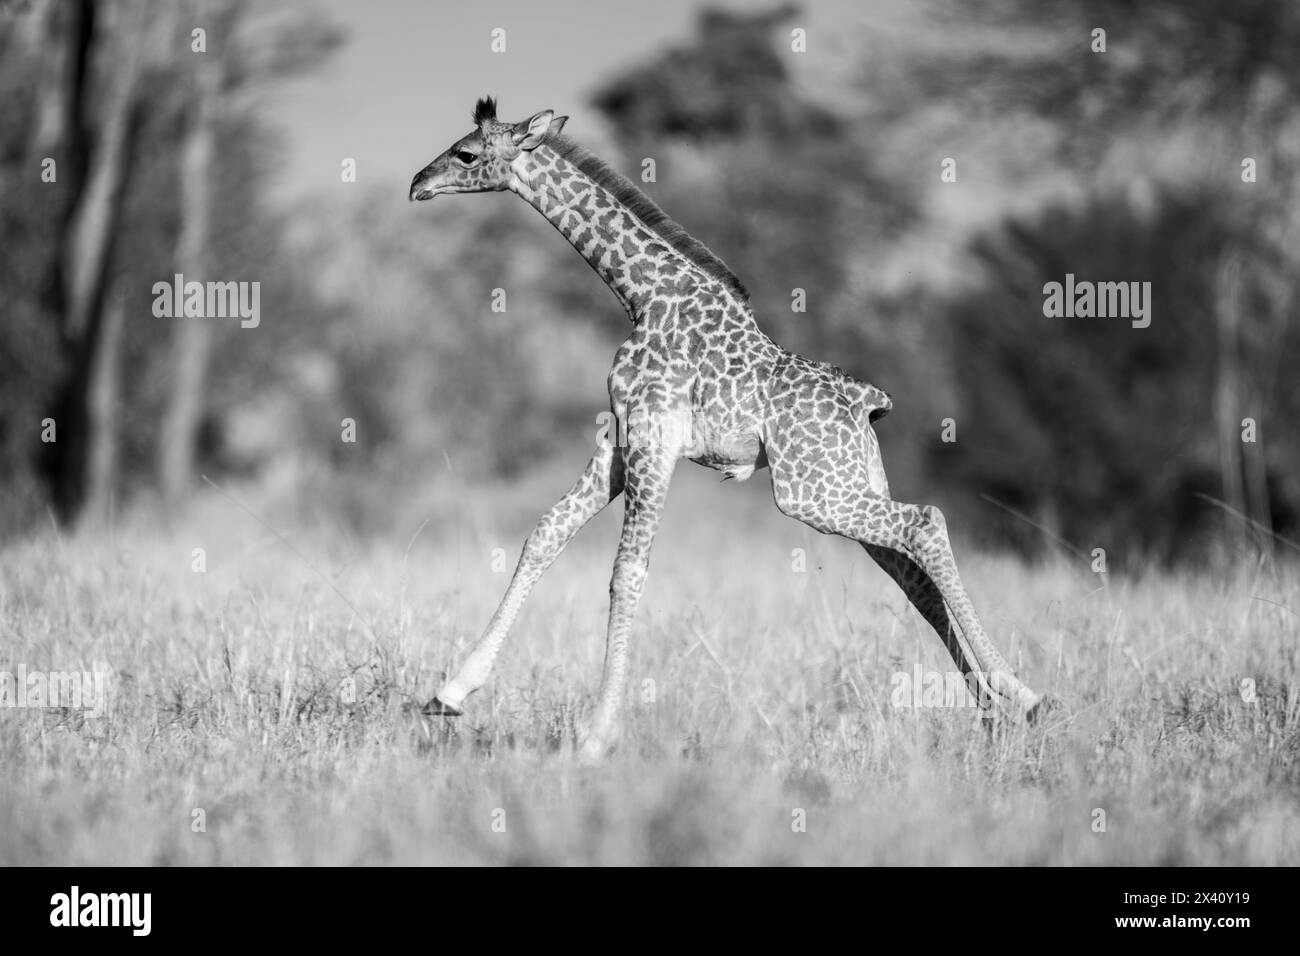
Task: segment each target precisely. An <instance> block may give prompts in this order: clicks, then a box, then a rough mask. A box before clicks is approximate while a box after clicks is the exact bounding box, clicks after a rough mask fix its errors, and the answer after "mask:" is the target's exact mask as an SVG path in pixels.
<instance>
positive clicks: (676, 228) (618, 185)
mask: <svg viewBox="0 0 1300 956" xmlns="http://www.w3.org/2000/svg"><path fill="white" fill-rule="evenodd" d="M544 142H545V143H546V144H547V145H548V146H550V147H551V148H552V149H554V150H555V151H556V152H557V153H559V154H560V155H561V156H563V157H564V158H565V159H567V160H568V161H569V162H571V163H573V164H574V165H575V166H577V167H578V169H579V170H581V171H582V172H583V173H585V174H586V175H587V176H589V177H590V178H591V179H592V180H593V181H594V182H596V183H597V184H599V185H600V186H602V187H604V188H605V189H608V190H609V191H610V192H611V193H613V195H614V198H615V199H617V200H618V201H619V202H620V203H622V204H623V205H624V206H626V207H627V209H628V211H630V212H631V213H632V214H633V215H635V216H636V217H637V218H638V219H640V220H641V221H642V222H643V223H645V225H646V228H647V229H649V230H650V231H651V232H653V233H654V234H655V235H657V236H658V237H659V238H661V239H663V240H664V242H666V243H667V244H668V245H669V246H671V247H672V248H673V249H676V250H677V251H678V252H679V253H681V254H682V255H683V256H685V257H686V259H688V260H689V261H690V262H692V263H694V264H695V265H697V266H699V267H700V269H701V270H702V271H703V272H704V273H705V274H706V275H708V276H710V277H711V278H714V279H717V280H718V281H719V282H721V283H722V284H723V285H724V286H726V287H727V289H728V291H730V292H731V293H732V295H735V296H736V297H738V298H739V299H740V301H741V302H748V301H749V291H748V290H747V289H746V288H745V286H744V283H742V282H741V281H740V279H739V278H737V276H736V274H735V273H734V272H732V271H731V270H730V269H729V268H727V264H726V263H725V262H723V261H722V260H721V259H719V258H718V257H717V256H716V255H715V254H714V253H713V251H712V250H711V249H709V247H708V246H706V245H705V244H704V243H702V242H700V240H698V239H696V238H695V237H694V236H692V235H691V234H690V233H689V232H687V231H686V230H685V229H683V228H682V227H681V226H680V225H678V224H677V223H676V222H674V221H673V220H672V219H669V218H668V214H667V213H665V212H664V211H663V210H662V209H660V208H659V206H658V205H656V203H655V201H654V200H653V199H651V198H650V197H649V196H647V195H646V194H645V193H643V192H642V191H641V190H640V189H638V188H637V187H636V186H634V185H633V184H632V182H631V181H630V180H629V179H628V178H627V177H626V176H624V175H623V174H622V173H619V172H617V171H616V170H615V169H613V168H612V167H611V166H609V165H608V164H607V163H605V161H604V160H602V159H600V158H599V157H597V156H596V155H595V154H593V153H592V152H591V151H590V150H588V149H587V148H586V147H585V146H580V145H579V144H578V143H575V142H574V141H573V140H571V139H569V137H567V136H565V135H563V134H561V133H553V134H551V135H550V136H548V137H547V138H546V139H545V140H544Z"/></svg>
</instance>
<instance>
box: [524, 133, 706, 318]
mask: <svg viewBox="0 0 1300 956" xmlns="http://www.w3.org/2000/svg"><path fill="white" fill-rule="evenodd" d="M517 171H518V172H519V175H517V176H516V177H515V179H514V182H513V184H512V186H511V189H512V191H514V192H516V193H518V194H519V196H521V197H522V198H523V199H525V200H526V201H527V202H528V203H529V204H530V205H532V206H533V207H534V208H536V209H537V211H538V212H540V213H541V214H542V215H543V216H545V217H546V218H547V220H548V221H549V222H550V223H551V225H553V226H554V227H555V228H556V229H557V230H559V232H560V234H561V235H563V236H564V238H565V239H567V240H569V244H570V245H572V246H573V248H575V249H577V250H578V253H579V254H580V255H581V256H582V257H583V258H584V259H586V260H587V264H588V265H590V266H591V268H592V269H594V270H595V272H596V274H597V275H598V276H600V278H601V279H602V280H603V281H604V282H605V284H606V285H608V286H609V287H610V289H611V290H612V291H613V293H614V295H615V296H616V297H617V298H618V300H619V302H620V303H621V304H622V305H623V308H624V309H626V310H627V314H628V317H629V318H630V319H631V320H632V322H633V323H637V322H639V321H640V320H641V318H642V317H643V316H644V315H645V314H646V313H647V310H649V309H652V308H653V307H654V304H655V303H656V302H668V301H669V300H671V299H673V298H675V297H677V296H678V295H680V292H679V291H678V290H680V289H682V288H684V281H683V280H689V279H691V278H694V279H696V280H697V281H700V282H706V283H713V284H714V285H715V286H718V287H719V291H721V286H720V284H719V283H717V282H716V280H715V279H714V278H713V277H712V276H710V275H708V274H707V272H706V271H704V270H702V269H701V268H700V267H699V266H698V265H697V264H696V263H695V262H693V261H692V260H691V258H690V257H689V256H687V255H685V254H683V253H682V252H681V251H679V250H678V249H676V248H674V247H673V245H672V243H671V242H670V241H669V240H667V239H665V238H664V237H663V236H661V235H659V234H658V233H656V232H655V230H654V229H652V228H651V227H650V226H648V225H647V224H646V222H645V221H644V219H643V218H642V217H641V216H640V215H639V214H638V213H637V212H636V211H634V210H633V209H632V208H630V207H629V206H628V205H627V204H626V203H624V202H622V201H621V200H620V199H619V198H618V196H616V195H615V193H614V192H613V191H612V190H611V189H610V188H607V187H606V186H605V185H604V184H602V183H600V182H597V181H596V179H594V178H593V177H592V176H591V175H589V174H588V173H586V172H584V170H583V169H581V168H579V166H578V165H577V164H576V163H574V162H572V161H570V159H569V158H568V157H567V156H565V155H563V154H562V153H560V152H559V151H557V150H556V149H553V148H552V147H551V146H550V145H549V144H547V143H543V144H542V145H540V146H538V147H537V148H536V149H535V150H533V151H532V153H531V157H530V161H529V162H528V164H527V166H526V167H521V168H519V169H518V170H517ZM661 215H662V214H661Z"/></svg>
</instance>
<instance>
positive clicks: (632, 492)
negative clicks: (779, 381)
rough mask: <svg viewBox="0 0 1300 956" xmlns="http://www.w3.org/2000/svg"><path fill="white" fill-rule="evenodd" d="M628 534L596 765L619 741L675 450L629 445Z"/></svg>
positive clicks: (619, 569) (593, 752) (613, 604)
mask: <svg viewBox="0 0 1300 956" xmlns="http://www.w3.org/2000/svg"><path fill="white" fill-rule="evenodd" d="M626 459H627V466H626V487H625V489H624V490H625V494H624V499H623V501H624V508H625V509H626V510H625V511H624V513H623V532H622V535H621V536H620V537H619V542H618V554H617V556H616V557H615V559H614V573H613V575H612V576H611V577H610V582H609V632H608V635H607V637H606V644H605V665H604V669H603V672H602V674H601V680H600V692H599V695H598V697H597V701H596V711H595V714H594V715H593V717H592V721H591V724H590V727H589V728H588V731H587V734H586V737H585V739H584V740H583V742H582V750H581V757H582V759H583V760H584V761H595V760H599V759H600V758H601V757H603V756H605V754H606V753H608V752H609V750H610V749H611V748H613V746H614V744H615V743H616V742H617V740H618V737H619V732H620V726H619V711H620V709H621V706H622V701H623V691H624V687H625V686H626V684H627V643H628V632H629V631H630V630H631V627H632V619H633V617H634V616H635V614H636V607H637V603H638V602H639V601H640V599H641V592H642V589H643V588H644V586H645V579H646V574H647V573H648V570H649V566H650V547H651V545H652V544H653V543H654V537H655V532H656V531H657V530H658V528H659V520H660V517H661V516H662V514H663V508H664V501H665V499H666V498H667V495H668V485H669V483H670V482H671V481H672V474H673V469H674V467H675V466H676V463H677V449H676V448H673V447H670V446H663V445H660V446H654V445H650V446H642V447H630V448H628V449H627V451H626Z"/></svg>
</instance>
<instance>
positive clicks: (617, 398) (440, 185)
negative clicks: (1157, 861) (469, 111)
mask: <svg viewBox="0 0 1300 956" xmlns="http://www.w3.org/2000/svg"><path fill="white" fill-rule="evenodd" d="M473 115H474V128H473V130H471V131H470V132H469V133H468V134H466V135H465V136H463V137H461V138H460V139H459V140H457V141H456V142H455V143H453V144H452V145H451V147H450V148H449V149H448V150H447V151H446V152H444V153H443V154H442V155H440V156H438V157H437V158H436V159H435V160H433V162H431V163H429V165H428V166H426V167H425V168H424V169H422V170H420V172H418V173H417V174H416V175H415V178H414V179H413V180H412V182H411V191H410V198H411V199H412V200H413V201H416V200H427V199H432V198H434V197H435V196H440V195H446V194H457V193H475V192H491V191H503V190H509V191H511V192H513V193H515V194H516V195H518V196H520V197H521V198H522V199H524V200H525V201H526V202H527V203H528V204H529V205H531V206H533V207H534V208H535V209H537V210H538V211H539V212H540V213H541V214H542V215H543V216H545V217H546V219H547V220H548V221H549V222H550V223H551V225H553V226H554V227H555V228H556V229H557V230H558V231H559V232H560V234H561V235H563V236H564V238H565V239H567V240H568V241H569V243H570V244H571V245H572V246H573V247H574V248H575V249H576V250H577V251H578V253H579V254H580V255H582V257H583V258H584V259H586V260H587V262H588V264H589V265H590V266H591V267H592V269H594V270H595V271H596V273H597V274H598V275H599V276H600V277H601V279H602V280H604V282H605V283H606V284H607V285H608V286H609V287H610V289H611V290H612V291H613V293H614V296H615V297H616V298H617V299H618V301H619V303H620V304H622V306H623V308H624V310H625V311H626V312H627V314H628V318H629V319H630V320H631V322H632V333H631V335H630V336H628V338H627V340H626V341H625V342H624V343H623V344H622V346H620V347H619V349H618V351H617V352H616V354H615V357H614V365H613V368H612V369H611V370H610V373H609V381H608V385H609V400H610V410H611V412H612V414H613V416H614V419H615V420H616V422H617V425H618V434H619V435H620V436H625V438H621V439H620V440H618V441H613V440H606V441H602V442H600V443H598V445H597V447H596V450H595V452H594V453H593V454H592V457H591V460H590V461H589V462H588V463H587V467H586V469H585V470H584V471H583V473H582V475H581V477H579V479H578V480H577V482H576V483H575V484H574V485H573V487H572V488H570V489H569V491H568V493H566V494H565V495H564V497H563V498H561V499H560V500H559V501H558V502H557V503H556V504H555V505H554V506H553V507H552V508H551V509H550V510H549V511H547V512H546V513H545V514H544V515H543V516H542V518H541V520H540V521H538V523H537V526H536V527H535V528H534V529H533V531H532V533H530V534H529V536H528V538H527V540H526V541H525V542H524V548H523V553H522V554H521V556H520V558H519V564H518V566H517V567H516V568H515V572H514V575H513V576H512V577H511V580H510V584H509V586H508V587H507V588H506V593H505V596H504V597H503V598H502V600H501V603H500V605H499V606H498V607H497V610H496V613H495V614H493V616H492V619H491V621H490V622H489V624H488V627H487V629H486V631H485V632H484V633H483V636H482V637H481V638H480V639H479V641H478V642H477V643H476V644H475V646H474V648H473V649H472V651H471V652H470V654H469V655H468V657H467V658H466V659H465V661H464V663H463V664H462V665H461V667H460V669H459V671H458V672H457V673H456V675H455V676H454V677H453V678H452V679H451V680H449V681H447V683H446V684H445V685H444V686H443V687H442V688H441V689H440V690H439V691H438V693H437V695H436V696H435V697H434V698H433V699H432V700H430V701H429V703H428V704H427V705H426V707H425V710H424V712H425V713H427V714H431V715H442V716H456V715H458V714H460V713H461V712H462V710H463V707H464V703H465V700H466V698H467V697H469V695H470V694H472V693H474V692H475V691H477V690H478V689H479V688H480V687H482V686H483V684H484V683H485V682H486V680H487V678H488V675H489V673H490V672H491V669H492V664H493V661H494V660H495V659H496V656H497V653H498V652H499V651H500V649H501V645H502V644H503V643H504V642H505V639H506V636H507V635H508V633H509V631H510V627H511V625H512V624H513V622H514V620H515V617H516V615H517V614H518V613H519V609H520V607H521V606H522V605H523V603H524V601H525V600H526V598H527V597H528V594H529V592H530V591H531V589H532V587H533V585H534V584H535V583H536V582H537V580H538V579H539V578H540V577H541V576H542V574H543V573H544V572H545V571H546V569H547V568H548V567H549V566H550V565H551V563H552V562H553V561H554V560H555V558H556V557H557V556H558V555H559V554H560V552H561V551H562V550H563V549H564V548H565V546H566V545H567V544H568V543H569V541H570V540H571V539H572V538H573V536H574V535H575V534H577V532H578V530H579V529H580V528H581V527H582V526H583V525H585V524H586V523H587V522H588V521H589V520H590V519H591V518H593V517H594V516H595V515H596V514H597V513H598V512H600V511H601V510H602V509H603V508H604V507H605V506H606V505H607V504H608V503H609V502H611V501H612V500H613V499H615V498H617V497H618V496H619V495H620V494H622V495H623V496H624V500H625V506H624V507H625V510H624V516H623V529H622V533H621V535H620V537H619V543H618V551H617V555H616V557H615V560H614V571H613V575H612V577H611V581H610V608H609V628H608V634H607V644H606V651H605V663H604V669H603V672H602V676H601V685H600V691H599V694H598V697H597V702H596V706H595V711H594V714H593V716H592V719H591V721H590V726H589V729H588V731H587V734H586V737H585V739H584V741H583V744H582V754H583V756H585V757H588V758H599V757H600V756H602V755H603V754H604V753H605V752H607V751H608V749H609V748H611V747H612V746H613V745H614V743H615V742H616V740H617V738H618V735H619V704H620V701H621V700H622V697H623V691H624V686H625V683H626V680H627V665H628V657H627V645H628V638H629V632H630V629H631V624H632V618H633V614H634V612H635V610H636V606H637V603H638V601H639V599H640V596H641V592H642V588H643V585H644V582H645V578H646V573H647V569H648V566H649V558H650V547H651V544H652V542H653V540H654V536H655V532H656V531H657V529H658V526H659V520H660V517H661V515H662V512H663V507H664V500H665V496H666V494H667V491H668V485H669V482H670V480H671V478H672V474H673V471H674V469H675V467H676V464H677V462H678V460H680V459H682V458H688V459H690V460H692V461H694V462H697V463H698V464H702V465H705V466H707V467H710V468H714V469H716V470H718V471H721V472H722V473H723V474H724V476H725V477H734V478H736V479H739V480H744V479H745V478H748V477H749V476H750V475H752V474H753V472H754V471H755V470H757V469H759V468H763V467H768V468H770V469H771V472H772V488H773V494H774V497H775V499H776V505H777V507H778V508H779V509H780V510H781V511H782V512H784V513H785V514H787V515H790V516H791V517H794V518H798V519H799V520H800V521H803V522H804V523H805V524H807V525H809V526H810V527H812V528H815V529H816V530H818V531H820V532H822V533H824V534H838V535H843V536H845V537H849V538H853V539H854V540H856V541H858V542H860V543H861V544H862V546H863V548H864V549H865V550H866V551H867V553H868V554H870V555H871V557H872V558H873V559H875V561H876V562H877V563H878V564H879V565H880V566H881V568H883V569H884V570H885V572H886V573H887V574H889V576H890V577H891V578H893V579H894V581H895V582H896V583H897V584H898V585H899V587H901V588H902V589H903V591H904V593H905V594H906V595H907V597H908V598H909V600H910V601H911V602H912V604H913V605H915V607H916V608H917V610H918V611H920V613H921V615H922V616H923V617H924V618H925V619H926V621H927V622H928V623H929V624H930V625H931V626H932V627H933V628H934V629H935V631H936V632H937V633H938V635H939V637H940V638H941V639H942V640H943V642H944V645H945V646H946V647H947V649H948V651H949V653H950V654H951V655H952V657H953V659H954V661H955V662H956V663H957V665H958V667H959V668H961V670H962V672H963V673H964V674H969V675H971V679H972V680H975V681H977V682H978V684H979V685H980V686H981V687H982V688H983V689H984V691H985V692H986V693H988V694H990V695H991V696H993V697H995V698H997V699H1000V700H1002V701H1004V702H1006V703H1007V704H1009V705H1010V706H1012V707H1013V708H1015V709H1017V710H1019V711H1021V712H1023V713H1025V714H1026V715H1028V716H1029V717H1030V718H1031V719H1033V718H1034V717H1036V716H1037V715H1039V714H1041V713H1042V712H1044V710H1045V709H1046V705H1047V704H1048V699H1047V698H1045V697H1044V696H1043V695H1041V694H1039V693H1037V692H1035V691H1033V690H1031V689H1030V688H1029V687H1028V686H1027V685H1025V684H1024V683H1023V682H1021V681H1020V679H1019V678H1018V677H1017V676H1016V675H1015V673H1014V671H1013V670H1012V669H1011V667H1010V666H1009V665H1008V664H1007V662H1006V660H1005V658H1003V656H1002V654H1001V653H1000V652H999V651H998V649H997V647H996V646H995V645H994V644H993V642H992V641H991V640H990V639H989V637H988V635H987V634H986V633H985V632H984V628H983V626H982V625H981V624H980V621H979V618H978V617H977V616H976V614H975V609H974V606H973V605H972V604H971V601H970V598H969V597H968V596H967V594H966V590H965V588H964V586H963V585H962V582H961V577H960V575H959V574H958V572H957V564H956V561H955V560H954V559H953V555H952V547H951V545H950V544H949V541H948V533H947V527H946V524H945V522H944V518H943V515H942V513H941V512H940V511H939V509H937V508H935V507H933V506H925V507H922V506H919V505H914V504H904V503H902V502H897V501H894V500H893V499H891V498H890V494H889V485H888V482H887V480H886V478H885V469H884V464H883V462H882V460H881V455H880V445H879V442H878V441H877V439H876V434H875V430H874V427H873V426H874V423H875V422H876V421H878V420H879V419H880V418H881V417H882V416H883V415H885V414H886V413H887V412H888V411H889V410H890V407H891V402H890V398H889V396H888V394H886V393H885V392H884V391H883V390H882V389H880V388H878V387H876V386H875V385H872V384H869V383H867V382H862V381H858V380H856V379H854V378H852V377H850V376H849V375H846V374H845V373H844V372H843V371H842V370H841V369H840V368H838V367H837V366H834V365H830V364H828V363H825V362H817V361H812V360H810V359H806V358H804V357H802V356H800V355H796V354H794V353H792V352H788V351H786V350H785V349H783V348H781V347H780V346H779V345H777V344H776V343H775V342H773V341H772V340H771V339H770V338H768V336H767V335H766V334H764V333H763V331H762V330H761V329H760V328H759V327H758V324H757V322H756V321H755V319H754V315H753V311H752V310H751V308H750V305H749V295H748V293H747V292H746V291H745V287H744V286H743V285H742V284H741V282H740V280H739V279H738V278H737V277H736V276H735V274H734V273H732V272H731V270H730V269H728V268H727V266H726V264H725V263H723V261H722V260H721V259H719V258H718V257H717V256H716V255H714V254H713V253H712V252H711V251H710V250H709V249H708V248H707V247H705V245H704V244H703V243H701V242H700V241H699V240H697V239H695V238H694V237H692V236H691V235H690V234H689V233H687V232H686V231H685V230H684V229H682V228H681V226H679V225H677V223H675V222H673V221H672V220H671V219H669V218H668V217H667V216H666V215H665V214H664V212H663V211H662V210H661V209H660V208H659V207H658V206H657V205H655V203H654V202H652V201H651V200H650V199H649V198H648V197H647V196H646V195H645V194H644V193H642V192H641V191H640V190H639V189H638V188H637V187H636V186H634V185H633V184H632V183H631V182H630V181H629V180H627V179H626V178H624V177H623V176H621V175H620V174H618V173H617V172H615V171H614V170H613V169H611V168H610V167H609V166H607V165H605V163H603V162H601V161H600V160H599V159H597V158H596V157H595V156H593V155H592V154H591V153H589V152H588V151H587V150H586V149H584V148H583V147H581V146H579V145H578V144H577V143H575V142H573V140H571V139H569V138H568V137H567V136H565V135H564V134H563V132H562V130H563V128H564V124H565V121H566V120H567V117H564V116H556V115H555V114H554V113H553V112H552V111H550V110H544V111H542V112H540V113H536V114H534V115H533V116H531V117H530V118H528V119H526V120H523V121H522V122H518V123H507V122H502V121H501V120H499V119H498V118H497V110H496V102H495V101H494V100H493V99H492V98H491V97H488V98H485V99H482V100H479V101H478V103H477V104H476V106H475V108H474V114H473ZM683 426H685V427H683Z"/></svg>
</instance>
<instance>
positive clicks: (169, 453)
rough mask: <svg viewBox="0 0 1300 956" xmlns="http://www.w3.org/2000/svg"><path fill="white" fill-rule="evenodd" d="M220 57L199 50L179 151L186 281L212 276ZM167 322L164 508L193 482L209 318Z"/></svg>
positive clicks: (180, 255) (180, 258)
mask: <svg viewBox="0 0 1300 956" xmlns="http://www.w3.org/2000/svg"><path fill="white" fill-rule="evenodd" d="M220 55H221V54H220V53H218V52H210V53H207V54H204V55H203V57H202V60H201V61H200V63H199V64H198V65H197V66H196V73H195V77H194V82H195V85H196V90H195V106H194V113H193V119H192V120H191V123H190V126H189V129H188V130H187V132H186V137H185V143H184V145H183V146H182V149H181V173H180V175H181V208H182V220H181V234H180V239H179V241H178V243H177V268H178V270H179V271H180V272H181V273H183V274H184V276H185V279H186V281H190V280H197V281H199V282H204V281H207V280H209V279H211V278H212V277H211V276H209V275H208V272H209V270H210V269H211V267H212V259H211V254H210V233H211V222H212V202H213V193H214V189H215V186H214V183H213V179H214V176H215V169H214V164H213V161H212V158H213V151H214V144H215V135H216V133H215V125H216V117H217V113H218V110H219V98H220V96H221V83H222V76H221V60H220ZM172 321H173V322H174V323H175V325H174V327H173V331H172V348H171V362H170V368H171V373H172V379H171V397H170V400H169V401H168V404H167V409H166V411H165V412H164V416H163V422H162V431H161V434H160V435H159V443H158V483H159V486H160V487H161V489H162V493H163V499H164V501H165V502H166V503H167V504H168V505H169V506H174V505H175V504H176V503H177V502H178V501H180V499H181V498H182V497H183V496H184V494H185V493H186V492H187V491H188V490H189V488H190V486H191V485H192V484H193V482H194V478H195V473H194V472H195V468H194V461H195V457H196V452H197V449H198V439H199V428H200V426H201V425H202V423H203V398H204V395H205V393H206V391H207V388H206V386H207V371H208V356H209V353H210V352H211V349H212V329H211V326H210V325H209V319H205V318H193V317H185V316H176V317H175V318H173V319H172Z"/></svg>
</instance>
